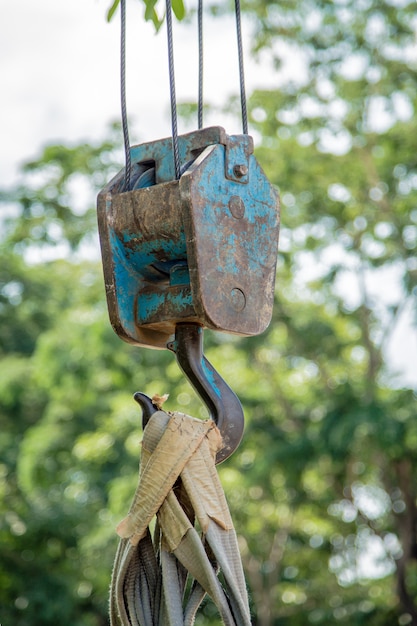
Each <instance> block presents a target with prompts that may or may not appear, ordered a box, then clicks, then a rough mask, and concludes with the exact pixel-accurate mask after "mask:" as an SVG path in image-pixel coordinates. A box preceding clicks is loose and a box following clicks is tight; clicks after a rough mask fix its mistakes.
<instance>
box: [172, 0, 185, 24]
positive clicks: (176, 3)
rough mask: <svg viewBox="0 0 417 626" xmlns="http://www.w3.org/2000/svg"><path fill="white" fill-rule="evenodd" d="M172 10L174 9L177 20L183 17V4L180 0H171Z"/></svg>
mask: <svg viewBox="0 0 417 626" xmlns="http://www.w3.org/2000/svg"><path fill="white" fill-rule="evenodd" d="M172 10H173V11H174V14H175V17H176V18H177V20H182V19H184V17H185V6H184V2H183V1H182V0H172Z"/></svg>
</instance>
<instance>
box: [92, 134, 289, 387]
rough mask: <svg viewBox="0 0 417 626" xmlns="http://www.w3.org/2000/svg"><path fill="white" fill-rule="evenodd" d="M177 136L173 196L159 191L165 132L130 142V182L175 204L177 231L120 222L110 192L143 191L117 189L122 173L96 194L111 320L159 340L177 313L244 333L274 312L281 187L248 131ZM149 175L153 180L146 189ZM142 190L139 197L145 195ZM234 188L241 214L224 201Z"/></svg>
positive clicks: (168, 176) (127, 332) (126, 331)
mask: <svg viewBox="0 0 417 626" xmlns="http://www.w3.org/2000/svg"><path fill="white" fill-rule="evenodd" d="M178 140H179V154H180V162H181V165H182V168H183V169H184V171H183V173H182V176H181V178H180V179H179V181H178V182H175V185H174V186H172V185H171V186H170V188H171V190H172V194H171V195H170V196H164V195H163V193H162V192H161V194H160V195H158V194H159V190H160V189H162V187H163V186H161V187H159V184H160V183H169V182H170V181H174V180H175V176H174V165H173V157H172V140H171V138H167V139H161V140H158V141H154V142H150V143H147V144H142V145H140V146H133V147H132V148H131V159H132V164H133V168H134V171H136V182H135V188H141V187H143V186H146V187H148V190H149V194H157V195H153V196H152V197H153V198H155V199H156V201H155V204H152V206H158V202H159V200H158V198H159V197H163V198H166V197H169V198H171V199H172V201H173V202H175V207H172V210H171V212H170V213H169V224H171V221H172V220H174V222H173V223H175V230H176V235H175V237H174V236H170V234H169V232H170V231H169V229H167V228H165V230H164V232H163V234H160V233H158V232H155V234H153V235H152V236H151V237H150V236H149V230H148V231H147V230H146V229H144V231H143V232H142V230H141V228H140V224H141V222H140V219H139V218H138V217H137V216H136V214H135V218H134V219H135V220H136V221H135V222H134V223H133V224H131V223H127V224H126V222H128V221H129V220H128V219H125V220H118V216H117V215H116V214H115V213H114V210H113V197H115V196H116V195H117V197H118V198H122V196H123V197H124V196H126V197H127V196H128V194H129V193H132V194H134V193H142V192H140V191H139V192H135V191H132V192H127V193H126V194H122V196H120V195H118V189H119V188H120V187H119V185H120V181H121V180H123V172H121V173H120V174H119V175H118V176H117V177H116V178H115V179H114V181H112V182H111V183H110V184H109V185H108V186H107V188H106V189H105V190H103V191H102V192H101V194H100V196H101V197H102V198H105V202H103V201H100V196H99V227H100V237H101V240H102V249H103V265H104V266H105V276H106V290H107V297H108V303H109V310H110V316H111V321H112V325H113V327H114V328H115V330H116V332H118V334H120V336H122V337H123V338H124V339H126V340H127V341H131V342H133V343H138V344H140V345H151V346H157V347H164V346H165V345H166V342H167V340H168V338H169V339H172V337H171V336H170V335H172V333H173V331H174V329H175V324H176V323H177V322H178V321H187V320H192V321H198V322H200V323H201V324H202V325H203V326H204V327H208V328H213V329H216V330H224V331H226V332H236V333H238V334H242V335H245V334H246V335H250V334H256V333H258V332H262V330H264V329H265V328H266V326H267V324H268V323H269V318H268V316H269V317H270V313H271V312H272V302H273V286H274V277H275V264H276V255H277V245H278V226H279V214H278V207H277V194H276V192H275V191H274V189H273V188H272V185H271V184H270V183H269V181H268V180H267V178H266V177H265V174H264V173H263V171H262V169H261V168H260V166H259V164H258V163H257V161H256V159H255V157H254V156H253V154H252V149H253V146H252V140H251V138H250V137H248V136H247V135H239V136H231V137H230V136H228V135H226V133H225V132H224V130H223V129H221V128H219V127H214V128H208V129H204V130H203V131H196V132H194V133H189V134H187V135H183V136H180V137H179V138H178ZM135 168H136V169H135ZM149 168H151V169H149ZM236 172H237V173H236ZM139 174H141V177H140V178H139V179H137V176H138V175H139ZM153 180H155V183H156V184H155V185H154V186H151V187H149V185H150V184H151V181H153ZM170 193H171V192H170ZM147 194H148V191H147V193H146V194H145V195H141V196H138V198H145V197H150V196H148V195H147ZM233 196H235V197H237V198H238V201H239V203H240V204H241V206H243V208H244V211H243V215H241V216H237V217H236V215H233V212H232V210H231V208H230V205H229V202H230V199H231V198H232V197H233ZM140 201H141V202H142V200H140ZM145 201H146V200H143V202H145ZM164 201H165V200H164ZM138 202H139V200H138ZM119 204H120V203H119ZM118 206H119V205H118ZM168 208H169V207H167V206H165V207H164V210H165V211H166V210H168ZM122 209H123V207H122V208H119V209H118V210H119V211H120V210H122ZM135 210H136V209H135ZM140 210H141V208H140V207H139V209H138V211H139V214H140ZM126 215H130V213H127V214H126ZM140 215H141V214H140ZM161 215H162V214H161ZM164 215H165V214H164ZM167 215H168V214H167ZM147 218H148V219H149V215H148V216H147ZM129 219H130V218H129ZM132 219H133V218H132ZM120 224H123V227H121V226H120ZM265 277H267V288H268V289H267V290H266V288H265ZM236 289H238V290H240V291H242V293H243V294H244V299H245V300H244V307H243V308H242V309H239V308H237V309H236V310H234V309H233V306H235V307H236V303H235V302H234V300H233V298H232V297H231V294H232V293H236V291H234V290H236ZM266 291H267V293H266ZM265 302H266V305H265ZM245 303H246V304H245ZM255 318H257V319H255ZM258 318H259V319H258ZM255 322H256V323H255ZM152 333H156V334H154V335H153V334H152ZM208 375H209V374H208Z"/></svg>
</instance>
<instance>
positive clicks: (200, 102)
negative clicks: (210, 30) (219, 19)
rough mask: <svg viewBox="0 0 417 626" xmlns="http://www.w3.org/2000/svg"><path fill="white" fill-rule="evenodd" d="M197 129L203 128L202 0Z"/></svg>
mask: <svg viewBox="0 0 417 626" xmlns="http://www.w3.org/2000/svg"><path fill="white" fill-rule="evenodd" d="M197 21H198V129H199V130H201V129H202V128H203V107H204V102H203V71H204V50H203V0H198V12H197Z"/></svg>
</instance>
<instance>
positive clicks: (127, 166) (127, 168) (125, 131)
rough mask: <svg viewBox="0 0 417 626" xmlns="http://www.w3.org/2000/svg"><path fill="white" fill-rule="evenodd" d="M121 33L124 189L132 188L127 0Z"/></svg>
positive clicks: (122, 9) (122, 6) (122, 0)
mask: <svg viewBox="0 0 417 626" xmlns="http://www.w3.org/2000/svg"><path fill="white" fill-rule="evenodd" d="M120 15H121V35H120V100H121V109H122V128H123V142H124V149H125V180H124V190H125V191H129V189H130V172H131V169H132V162H131V156H130V142H129V128H128V124H127V110H126V0H120Z"/></svg>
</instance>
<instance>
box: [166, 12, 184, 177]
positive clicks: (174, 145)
mask: <svg viewBox="0 0 417 626" xmlns="http://www.w3.org/2000/svg"><path fill="white" fill-rule="evenodd" d="M166 22H167V39H168V69H169V91H170V96H171V126H172V151H173V156H174V171H175V178H176V179H177V180H178V179H179V178H180V176H181V168H180V156H179V149H178V122H177V98H176V93H175V72H174V44H173V35H172V5H171V0H166Z"/></svg>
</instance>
